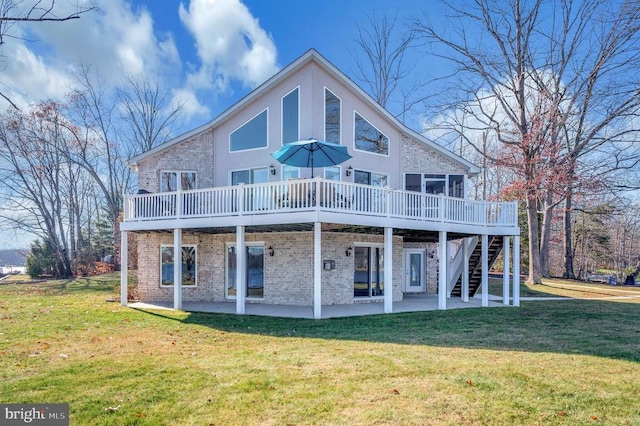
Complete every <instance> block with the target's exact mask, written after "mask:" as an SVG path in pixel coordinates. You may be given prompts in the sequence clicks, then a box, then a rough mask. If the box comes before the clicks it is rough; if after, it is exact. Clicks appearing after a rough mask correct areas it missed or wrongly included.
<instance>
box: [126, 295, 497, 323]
mask: <svg viewBox="0 0 640 426" xmlns="http://www.w3.org/2000/svg"><path fill="white" fill-rule="evenodd" d="M481 303H482V301H481V298H480V297H472V298H470V299H469V302H463V301H462V300H460V299H447V309H462V308H479V307H481ZM128 306H129V307H130V308H133V309H140V310H154V309H173V304H172V303H171V302H168V303H143V302H134V303H129V305H128ZM499 306H505V305H503V304H502V299H500V300H499V301H495V300H489V307H499ZM182 309H183V310H184V311H187V312H207V313H221V314H235V312H236V304H235V302H183V303H182ZM435 310H438V296H437V295H432V294H428V295H425V294H417V295H405V296H404V300H402V301H401V302H394V303H393V313H402V312H421V311H435ZM383 313H384V303H383V301H382V300H380V301H379V302H377V301H376V302H359V303H353V304H345V305H323V306H322V318H323V319H326V318H343V317H355V316H364V315H376V314H383ZM245 315H258V316H268V317H282V318H308V319H313V306H297V305H269V304H264V303H247V304H246V305H245Z"/></svg>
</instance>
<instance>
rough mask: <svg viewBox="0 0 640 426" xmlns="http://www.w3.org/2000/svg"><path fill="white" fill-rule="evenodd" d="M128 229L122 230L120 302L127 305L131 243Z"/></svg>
mask: <svg viewBox="0 0 640 426" xmlns="http://www.w3.org/2000/svg"><path fill="white" fill-rule="evenodd" d="M127 237H128V234H127V231H122V232H120V304H121V305H122V306H127V296H128V288H127V284H128V282H129V275H128V274H129V268H128V266H129V250H128V248H129V244H128V238H127Z"/></svg>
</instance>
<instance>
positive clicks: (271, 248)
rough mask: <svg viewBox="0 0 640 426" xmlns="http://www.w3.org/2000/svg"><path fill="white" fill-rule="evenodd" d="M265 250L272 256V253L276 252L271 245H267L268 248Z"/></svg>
mask: <svg viewBox="0 0 640 426" xmlns="http://www.w3.org/2000/svg"><path fill="white" fill-rule="evenodd" d="M267 250H269V256H271V257H273V255H274V254H276V251H275V250H274V249H273V247H272V246H269V248H268V249H267Z"/></svg>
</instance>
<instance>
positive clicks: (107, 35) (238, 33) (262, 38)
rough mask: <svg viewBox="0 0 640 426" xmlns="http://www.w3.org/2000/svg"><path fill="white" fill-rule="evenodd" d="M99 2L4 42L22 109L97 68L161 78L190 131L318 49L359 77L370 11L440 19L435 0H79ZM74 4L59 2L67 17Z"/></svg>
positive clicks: (7, 87) (111, 79) (9, 86)
mask: <svg viewBox="0 0 640 426" xmlns="http://www.w3.org/2000/svg"><path fill="white" fill-rule="evenodd" d="M33 1H35V0H27V2H26V3H29V2H33ZM90 1H92V2H93V4H95V5H96V6H97V7H98V8H99V10H98V11H97V12H91V13H88V14H84V15H82V18H81V19H79V20H75V21H67V22H64V23H37V24H30V25H29V24H27V25H23V26H22V27H20V28H19V29H18V30H19V31H20V32H21V34H20V35H19V36H21V37H24V38H25V40H21V39H19V38H15V39H12V40H10V41H8V42H7V43H6V44H5V45H4V46H3V47H2V53H3V55H4V58H5V59H4V64H5V65H6V69H5V70H4V71H3V76H2V80H0V82H1V83H2V84H3V85H4V90H3V91H4V92H5V93H6V94H8V95H9V96H10V97H11V99H12V100H13V101H14V102H16V103H18V105H21V106H24V105H26V104H27V103H29V102H34V101H38V100H40V99H43V98H60V97H62V96H63V95H64V94H65V93H66V92H68V91H69V89H70V88H72V87H74V85H75V82H74V80H73V77H72V75H71V70H72V69H73V68H74V67H77V66H78V65H89V66H91V67H93V68H94V69H95V70H98V71H99V72H100V73H101V77H102V78H103V79H104V80H105V82H106V83H107V84H117V83H119V82H122V81H123V79H124V78H125V77H126V76H127V75H136V74H144V75H146V76H148V77H152V78H160V79H162V80H163V83H164V85H165V87H167V90H169V91H171V92H172V96H173V98H174V100H175V101H176V102H177V101H183V102H185V103H186V105H187V106H186V108H185V110H184V114H183V118H184V122H183V125H184V127H185V128H184V129H183V130H185V131H186V130H188V129H189V128H190V127H193V126H196V125H198V124H201V123H203V122H206V121H208V120H210V119H211V118H213V117H214V116H216V115H217V114H219V113H220V112H222V111H223V110H224V109H226V108H227V107H229V106H230V105H231V104H232V103H233V102H234V101H236V100H237V99H239V98H240V97H241V96H242V95H244V94H246V93H247V92H248V91H250V90H251V89H253V88H255V87H256V86H257V85H258V84H259V83H261V82H262V81H264V80H266V79H267V78H268V77H269V76H271V75H272V74H273V73H274V72H275V71H277V70H278V69H280V68H282V67H283V66H286V65H287V64H289V63H290V62H291V61H293V60H294V59H295V58H297V57H298V56H300V55H301V54H303V53H304V52H305V51H307V50H308V49H310V48H315V49H317V50H318V51H319V52H320V53H321V54H323V55H324V56H325V57H327V59H329V60H330V61H331V62H332V63H334V65H336V66H337V67H338V68H340V69H341V70H342V71H344V72H345V73H347V75H353V71H354V70H355V61H354V59H353V56H352V53H351V52H353V51H354V49H356V44H355V42H354V41H353V40H354V38H355V37H356V35H357V26H358V25H361V26H364V25H366V24H367V22H368V16H372V15H374V14H375V15H377V16H381V15H382V14H387V15H389V16H397V22H398V23H397V28H398V29H400V28H401V26H402V25H401V24H402V23H404V22H406V21H407V20H408V19H409V18H413V17H416V16H418V15H420V14H421V13H422V12H425V11H427V12H429V13H430V15H437V13H435V9H434V8H435V7H436V6H435V2H424V1H420V0H397V1H394V2H390V1H388V0H361V1H356V0H342V1H340V0H320V1H318V0H311V1H301V0H273V1H265V0H245V1H242V2H240V0H183V1H181V2H178V1H172V0H155V1H154V0H146V1H142V0H78V2H79V3H81V4H82V3H89V2H90ZM73 3H74V2H61V1H60V2H57V3H56V7H59V8H60V9H58V10H59V12H60V13H59V14H60V15H62V14H63V13H64V10H63V9H65V8H70V7H72V4H73ZM26 40H29V41H26ZM5 105H6V104H0V108H4V107H5Z"/></svg>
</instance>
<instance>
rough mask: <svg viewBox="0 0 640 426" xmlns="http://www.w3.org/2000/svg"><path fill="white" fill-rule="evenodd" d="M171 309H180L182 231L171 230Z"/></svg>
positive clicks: (178, 229)
mask: <svg viewBox="0 0 640 426" xmlns="http://www.w3.org/2000/svg"><path fill="white" fill-rule="evenodd" d="M173 309H182V229H180V228H176V229H174V230H173Z"/></svg>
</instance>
